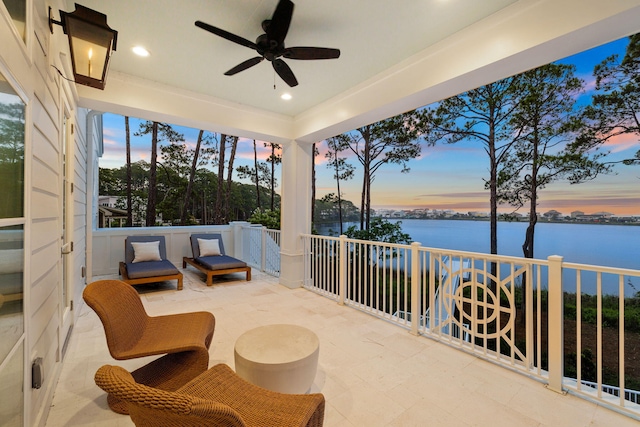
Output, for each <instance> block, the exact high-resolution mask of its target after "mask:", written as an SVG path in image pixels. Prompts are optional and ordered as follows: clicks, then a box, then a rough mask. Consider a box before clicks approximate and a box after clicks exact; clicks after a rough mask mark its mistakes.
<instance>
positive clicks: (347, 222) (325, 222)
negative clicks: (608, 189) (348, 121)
mask: <svg viewBox="0 0 640 427" xmlns="http://www.w3.org/2000/svg"><path fill="white" fill-rule="evenodd" d="M371 218H382V219H386V220H391V221H403V220H405V219H415V220H421V221H422V220H425V221H478V222H489V218H479V217H472V218H463V217H455V216H453V217H450V218H419V217H410V216H407V217H402V218H391V217H387V216H378V215H373V216H371ZM337 222H338V221H337V220H327V221H314V223H315V224H335V223H337ZM358 222H359V221H344V222H343V224H351V223H358ZM498 222H507V223H509V222H514V223H515V222H521V223H524V224H527V223H528V222H529V221H528V220H524V219H522V220H517V219H516V220H511V221H510V220H505V219H500V218H498ZM537 224H578V225H580V224H582V225H585V224H587V225H625V226H640V220H639V221H635V222H626V221H624V222H623V221H611V220H609V221H605V220H602V221H569V220H564V219H563V220H553V219H552V220H549V219H546V218H545V219H539V220H538V222H537V223H536V225H537Z"/></svg>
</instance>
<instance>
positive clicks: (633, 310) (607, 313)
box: [543, 292, 640, 333]
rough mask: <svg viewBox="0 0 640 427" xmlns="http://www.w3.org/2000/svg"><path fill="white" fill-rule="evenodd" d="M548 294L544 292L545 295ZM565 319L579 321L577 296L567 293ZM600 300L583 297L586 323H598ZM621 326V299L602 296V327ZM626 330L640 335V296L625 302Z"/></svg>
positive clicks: (582, 317)
mask: <svg viewBox="0 0 640 427" xmlns="http://www.w3.org/2000/svg"><path fill="white" fill-rule="evenodd" d="M544 294H546V292H543V295H544ZM564 301H565V302H564V317H565V319H571V320H575V319H577V303H576V295H575V294H568V293H565V297H564ZM597 304H598V300H597V298H596V297H595V296H594V295H582V296H581V306H582V312H581V320H582V321H583V322H584V323H590V324H594V325H595V324H596V323H597V321H598V306H597ZM619 324H620V311H619V297H618V296H615V295H604V296H602V326H604V327H606V328H618V327H619ZM624 329H625V331H628V332H634V333H640V295H639V294H636V295H634V296H633V297H628V298H625V301H624Z"/></svg>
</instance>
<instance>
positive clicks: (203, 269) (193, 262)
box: [182, 257, 251, 286]
mask: <svg viewBox="0 0 640 427" xmlns="http://www.w3.org/2000/svg"><path fill="white" fill-rule="evenodd" d="M187 264H189V265H191V266H193V267H195V268H197V269H198V270H200V271H201V272H202V273H204V274H206V275H207V286H213V276H222V275H223V274H229V273H241V272H243V271H246V272H247V281H250V280H251V267H249V266H246V267H235V268H225V269H222V270H209V269H208V268H207V267H205V266H203V265H201V264H199V263H198V261H196V260H194V259H193V258H189V257H183V258H182V268H187Z"/></svg>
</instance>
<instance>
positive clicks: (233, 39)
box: [196, 21, 258, 50]
mask: <svg viewBox="0 0 640 427" xmlns="http://www.w3.org/2000/svg"><path fill="white" fill-rule="evenodd" d="M196 27H200V28H202V29H203V30H206V31H209V32H210V33H213V34H215V35H216V36H220V37H222V38H223V39H227V40H229V41H230V42H234V43H238V44H239V45H242V46H245V47H248V48H251V49H253V50H258V45H256V44H255V43H254V42H252V41H249V40H247V39H245V38H242V37H240V36H236V35H235V34H231V33H230V32H228V31H225V30H223V29H220V28H218V27H214V26H213V25H209V24H207V23H205V22H202V21H196Z"/></svg>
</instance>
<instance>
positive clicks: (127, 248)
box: [124, 236, 167, 264]
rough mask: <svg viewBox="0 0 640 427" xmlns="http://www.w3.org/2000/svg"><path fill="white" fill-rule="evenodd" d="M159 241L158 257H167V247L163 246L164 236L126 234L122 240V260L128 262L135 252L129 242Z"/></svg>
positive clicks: (131, 260)
mask: <svg viewBox="0 0 640 427" xmlns="http://www.w3.org/2000/svg"><path fill="white" fill-rule="evenodd" d="M155 241H160V245H159V246H160V258H162V259H163V260H164V259H167V247H166V246H165V242H164V236H128V237H127V238H126V239H125V241H124V262H126V263H127V264H130V263H132V262H133V259H134V258H135V252H134V251H133V246H132V245H131V242H155Z"/></svg>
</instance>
